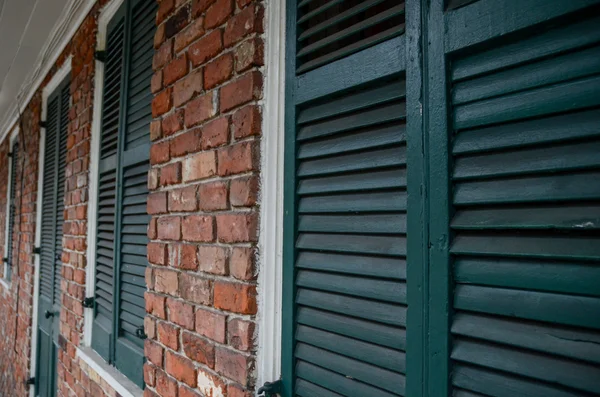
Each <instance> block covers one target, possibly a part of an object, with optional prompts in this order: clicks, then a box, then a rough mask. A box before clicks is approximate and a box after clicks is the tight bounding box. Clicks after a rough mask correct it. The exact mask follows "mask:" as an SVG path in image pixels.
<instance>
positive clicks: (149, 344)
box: [144, 339, 164, 367]
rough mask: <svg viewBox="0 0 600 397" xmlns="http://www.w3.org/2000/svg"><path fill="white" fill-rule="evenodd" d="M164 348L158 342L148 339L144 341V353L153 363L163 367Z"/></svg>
mask: <svg viewBox="0 0 600 397" xmlns="http://www.w3.org/2000/svg"><path fill="white" fill-rule="evenodd" d="M163 354H164V349H163V348H162V347H161V346H160V345H159V344H157V343H156V342H154V341H152V340H150V339H146V340H145V341H144V355H145V356H146V358H147V359H148V361H150V362H151V363H153V364H155V365H158V366H159V367H162V360H163Z"/></svg>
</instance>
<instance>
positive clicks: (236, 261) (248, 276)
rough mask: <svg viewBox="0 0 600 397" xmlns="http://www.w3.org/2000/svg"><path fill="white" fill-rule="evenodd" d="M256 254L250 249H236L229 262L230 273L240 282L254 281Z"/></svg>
mask: <svg viewBox="0 0 600 397" xmlns="http://www.w3.org/2000/svg"><path fill="white" fill-rule="evenodd" d="M255 256H256V255H255V252H254V250H253V249H252V248H249V247H234V248H233V250H232V252H231V258H230V260H229V272H230V273H231V275H232V276H233V277H235V278H237V279H240V280H253V279H255V278H256V272H255V267H254V266H255V262H254V259H255Z"/></svg>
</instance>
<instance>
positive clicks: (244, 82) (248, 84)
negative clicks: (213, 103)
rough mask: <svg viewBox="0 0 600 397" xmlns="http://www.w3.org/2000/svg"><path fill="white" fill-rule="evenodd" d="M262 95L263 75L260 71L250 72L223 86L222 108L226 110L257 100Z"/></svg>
mask: <svg viewBox="0 0 600 397" xmlns="http://www.w3.org/2000/svg"><path fill="white" fill-rule="evenodd" d="M261 96H262V75H261V74H260V72H258V71H252V72H248V73H246V74H245V75H243V76H242V77H240V78H239V79H237V80H235V81H232V82H230V83H228V84H226V85H224V86H223V87H222V88H221V92H220V94H219V99H220V109H221V111H222V112H226V111H228V110H230V109H233V108H235V107H237V106H240V105H243V104H245V103H248V102H250V101H252V100H257V99H259V98H260V97H261Z"/></svg>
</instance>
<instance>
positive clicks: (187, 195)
mask: <svg viewBox="0 0 600 397" xmlns="http://www.w3.org/2000/svg"><path fill="white" fill-rule="evenodd" d="M197 191H198V188H197V187H196V186H188V187H184V188H181V189H175V190H171V191H169V210H170V211H175V212H189V211H196V210H197V209H198V197H197Z"/></svg>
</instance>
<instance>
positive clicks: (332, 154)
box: [283, 0, 407, 396]
mask: <svg viewBox="0 0 600 397" xmlns="http://www.w3.org/2000/svg"><path fill="white" fill-rule="evenodd" d="M292 3H293V2H292ZM338 3H340V4H338ZM341 3H342V2H339V1H329V2H325V1H312V2H311V1H302V2H300V4H299V6H298V13H297V14H295V12H294V10H291V13H290V17H291V18H292V20H295V21H296V22H297V34H296V33H294V31H293V30H291V31H290V32H289V34H290V36H291V37H292V39H293V37H296V36H297V48H294V46H293V45H290V46H289V47H290V48H288V51H289V52H291V57H290V56H288V57H287V59H294V58H295V59H296V62H295V64H294V62H289V63H288V73H289V74H288V76H290V78H291V80H290V81H291V83H290V84H289V86H291V88H290V87H288V96H287V97H288V106H287V113H288V115H287V117H288V126H287V128H286V153H287V154H286V156H287V163H286V164H287V165H286V190H285V204H284V205H285V208H286V211H285V214H286V219H285V237H284V238H285V254H284V256H285V258H284V289H285V291H284V294H285V295H284V299H286V302H285V303H284V353H283V357H284V362H283V380H284V388H285V390H284V395H286V396H292V395H299V396H313V395H314V396H317V395H318V396H340V395H344V396H399V395H404V389H405V373H406V367H405V365H406V358H405V351H406V312H407V300H406V267H407V264H406V201H407V193H406V137H405V118H406V107H405V74H404V68H405V65H404V56H403V55H404V54H403V52H404V36H402V35H401V33H402V31H403V26H404V25H403V20H404V18H403V11H404V6H403V3H402V2H400V4H399V3H398V2H397V1H372V0H371V1H354V2H350V3H352V4H350V5H348V4H341ZM294 55H295V57H294ZM371 59H378V60H380V63H379V64H377V65H373V64H372V62H371Z"/></svg>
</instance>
